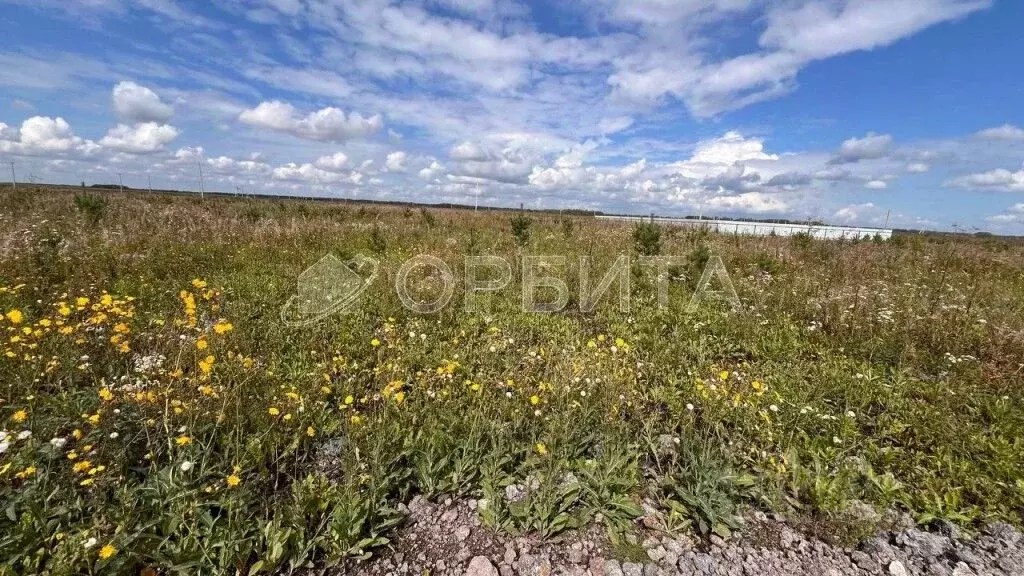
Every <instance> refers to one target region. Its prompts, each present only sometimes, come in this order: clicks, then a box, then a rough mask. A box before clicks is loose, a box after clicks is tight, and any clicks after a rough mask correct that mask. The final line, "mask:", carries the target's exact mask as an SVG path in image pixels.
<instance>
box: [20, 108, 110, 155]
mask: <svg viewBox="0 0 1024 576" xmlns="http://www.w3.org/2000/svg"><path fill="white" fill-rule="evenodd" d="M0 132H2V133H3V134H4V137H3V138H0V152H3V153H7V154H22V155H26V156H58V157H59V156H74V155H90V154H93V153H95V152H98V151H99V149H100V146H99V145H97V144H96V143H95V142H93V141H92V140H84V139H82V138H80V137H78V136H76V135H75V133H74V132H73V131H72V130H71V125H70V124H68V123H67V121H66V120H64V119H63V118H61V117H57V118H51V117H49V116H33V117H31V118H29V119H27V120H25V121H24V122H22V123H21V128H20V129H18V128H13V127H11V126H7V125H6V124H4V125H3V128H2V129H0Z"/></svg>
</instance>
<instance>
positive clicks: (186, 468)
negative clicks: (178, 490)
mask: <svg viewBox="0 0 1024 576" xmlns="http://www.w3.org/2000/svg"><path fill="white" fill-rule="evenodd" d="M192 466H193V464H192V462H191V461H190V460H185V461H184V462H182V463H181V466H179V468H181V471H182V472H188V471H189V470H191V469H192Z"/></svg>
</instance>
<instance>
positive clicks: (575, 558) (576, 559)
mask: <svg viewBox="0 0 1024 576" xmlns="http://www.w3.org/2000/svg"><path fill="white" fill-rule="evenodd" d="M583 558H584V555H583V550H580V549H578V548H570V549H569V552H568V553H567V554H566V559H567V560H568V561H569V563H570V564H583Z"/></svg>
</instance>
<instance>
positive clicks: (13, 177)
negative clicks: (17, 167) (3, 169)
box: [11, 162, 18, 192]
mask: <svg viewBox="0 0 1024 576" xmlns="http://www.w3.org/2000/svg"><path fill="white" fill-rule="evenodd" d="M11 186H13V187H14V191H15V192H17V191H18V178H17V177H15V175H14V162H11Z"/></svg>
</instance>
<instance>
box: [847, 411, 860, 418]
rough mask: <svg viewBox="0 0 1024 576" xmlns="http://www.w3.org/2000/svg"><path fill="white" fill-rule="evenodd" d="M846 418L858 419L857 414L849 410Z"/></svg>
mask: <svg viewBox="0 0 1024 576" xmlns="http://www.w3.org/2000/svg"><path fill="white" fill-rule="evenodd" d="M846 417H847V418H856V417H857V413H856V412H854V411H853V410H847V411H846Z"/></svg>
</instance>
